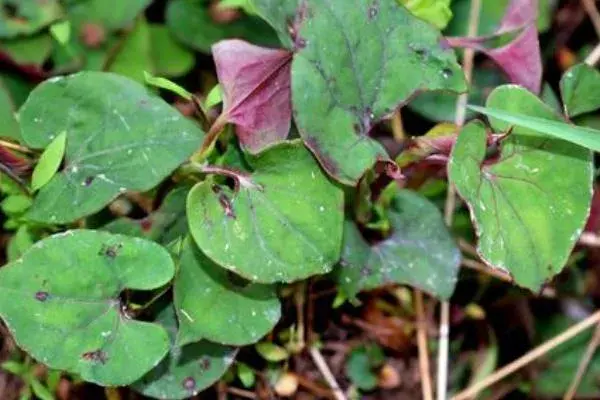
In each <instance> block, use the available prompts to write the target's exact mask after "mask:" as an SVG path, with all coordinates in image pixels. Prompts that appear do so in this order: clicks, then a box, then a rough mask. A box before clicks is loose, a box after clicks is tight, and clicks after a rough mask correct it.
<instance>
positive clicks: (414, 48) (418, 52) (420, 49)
mask: <svg viewBox="0 0 600 400" xmlns="http://www.w3.org/2000/svg"><path fill="white" fill-rule="evenodd" d="M409 47H410V49H411V50H412V51H413V52H414V53H415V54H416V55H418V56H419V57H421V58H424V57H425V56H427V55H428V54H429V52H428V51H427V49H425V48H423V47H420V46H416V45H412V44H411V45H410V46H409Z"/></svg>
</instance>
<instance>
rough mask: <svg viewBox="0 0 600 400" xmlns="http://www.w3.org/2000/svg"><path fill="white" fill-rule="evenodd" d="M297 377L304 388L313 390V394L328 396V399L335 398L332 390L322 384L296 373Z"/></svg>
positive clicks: (322, 396) (321, 396) (320, 396)
mask: <svg viewBox="0 0 600 400" xmlns="http://www.w3.org/2000/svg"><path fill="white" fill-rule="evenodd" d="M296 378H297V379H298V384H299V385H300V386H302V387H303V388H305V389H307V390H308V391H310V392H312V393H313V394H315V395H317V397H319V398H326V399H335V397H334V395H333V393H332V392H331V390H329V389H327V388H325V387H323V386H321V385H318V384H316V383H315V382H313V381H311V380H310V379H307V378H305V377H303V376H302V375H296Z"/></svg>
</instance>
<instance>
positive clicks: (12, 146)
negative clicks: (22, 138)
mask: <svg viewBox="0 0 600 400" xmlns="http://www.w3.org/2000/svg"><path fill="white" fill-rule="evenodd" d="M0 146H2V147H6V148H7V149H10V150H15V151H18V152H20V153H25V154H32V153H33V150H31V149H30V148H27V147H25V146H21V145H20V144H17V143H13V142H8V141H6V140H1V139H0Z"/></svg>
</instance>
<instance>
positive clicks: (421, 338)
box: [414, 289, 433, 400]
mask: <svg viewBox="0 0 600 400" xmlns="http://www.w3.org/2000/svg"><path fill="white" fill-rule="evenodd" d="M414 292H415V309H416V312H417V343H418V347H419V370H420V371H421V391H422V394H423V400H433V387H432V386H431V376H430V372H429V371H430V368H429V351H428V350H427V326H426V321H425V311H424V307H423V292H421V291H420V290H419V289H415V290H414Z"/></svg>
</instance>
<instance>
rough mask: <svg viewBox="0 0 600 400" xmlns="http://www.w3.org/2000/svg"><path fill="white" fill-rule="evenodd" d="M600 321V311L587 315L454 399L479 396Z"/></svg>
mask: <svg viewBox="0 0 600 400" xmlns="http://www.w3.org/2000/svg"><path fill="white" fill-rule="evenodd" d="M598 322H600V311H596V312H595V313H594V314H592V315H590V316H589V317H587V318H586V319H585V320H583V321H581V322H579V323H577V324H575V325H573V326H571V327H570V328H569V329H567V330H566V331H564V332H563V333H561V334H559V335H557V336H555V337H553V338H552V339H550V340H548V341H546V342H545V343H543V344H541V345H540V346H538V347H536V348H535V349H533V350H531V351H529V352H528V353H527V354H525V355H524V356H522V357H521V358H519V359H517V360H515V361H513V362H511V363H510V364H508V365H506V366H504V367H502V368H500V369H499V370H497V371H496V372H494V373H493V374H491V375H489V376H488V377H486V378H485V379H482V380H481V381H479V382H477V383H476V384H474V385H473V386H471V387H469V388H467V389H465V390H463V391H462V392H460V393H458V394H457V395H456V396H454V397H452V400H468V399H471V398H473V397H475V396H477V395H478V394H479V393H480V392H481V391H482V390H484V389H487V388H488V387H490V386H491V385H493V384H494V383H496V382H498V381H500V380H501V379H504V378H505V377H507V376H508V375H510V374H512V373H513V372H515V371H517V370H519V369H521V368H523V367H524V366H525V365H527V364H529V363H530V362H532V361H534V360H536V359H538V358H540V357H541V356H543V355H544V354H546V353H548V352H549V351H550V350H553V349H554V348H556V347H558V346H560V345H561V344H563V343H565V342H566V341H568V340H570V339H572V338H573V337H575V336H577V335H578V334H580V333H581V332H583V331H584V330H586V329H588V328H590V327H591V326H593V325H595V324H598Z"/></svg>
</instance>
